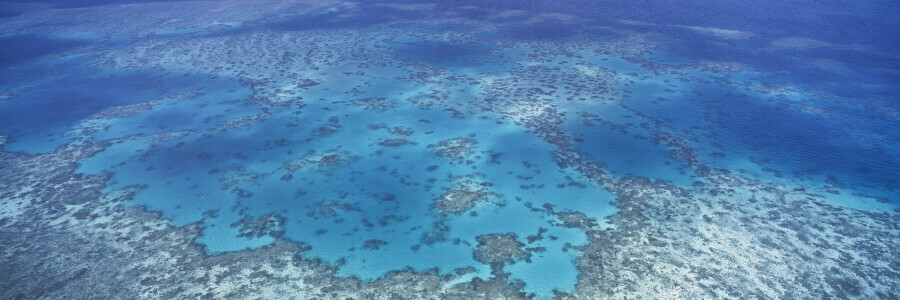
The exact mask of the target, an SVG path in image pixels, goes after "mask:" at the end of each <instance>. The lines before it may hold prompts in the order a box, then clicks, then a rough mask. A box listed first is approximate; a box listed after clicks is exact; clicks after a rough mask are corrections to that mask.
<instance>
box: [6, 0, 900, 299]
mask: <svg viewBox="0 0 900 300" xmlns="http://www.w3.org/2000/svg"><path fill="white" fill-rule="evenodd" d="M140 2H143V1H100V2H91V1H79V2H65V1H57V2H48V3H49V4H50V5H52V7H56V8H60V9H62V8H70V7H88V8H89V7H95V6H99V7H104V5H109V4H111V3H118V4H121V3H140ZM175 2H180V1H175ZM9 3H11V2H9ZM157 4H159V3H157ZM0 5H8V2H6V1H4V2H0ZM159 5H165V4H159ZM172 5H175V4H172ZM472 6H474V7H477V8H470V7H472ZM4 7H5V6H0V8H4ZM9 7H10V8H8V9H3V10H0V11H2V13H0V24H4V26H3V27H0V30H3V31H0V134H2V135H5V136H7V137H8V139H7V140H6V141H5V142H4V143H3V144H0V146H2V150H3V151H11V152H25V153H29V154H40V153H47V152H51V151H53V150H54V149H57V148H58V147H61V146H63V145H65V144H67V143H83V142H89V141H111V142H112V143H111V145H110V146H108V147H106V148H105V149H104V150H103V151H101V152H99V153H97V154H96V155H94V156H92V157H89V158H85V159H83V160H80V161H77V163H78V169H77V172H78V173H82V174H107V175H109V179H108V181H107V184H106V186H105V188H104V190H103V191H104V192H107V193H109V192H113V191H116V190H119V189H132V190H134V191H135V194H134V197H133V199H131V200H130V203H129V204H130V205H133V206H139V207H143V208H145V209H147V210H149V211H155V212H159V213H160V214H161V216H162V218H164V219H166V220H168V222H169V223H170V224H172V225H173V226H188V225H199V226H201V228H202V230H201V234H200V235H199V236H198V237H197V239H196V240H195V242H196V243H197V244H198V245H200V246H201V247H202V248H203V249H204V251H205V254H206V255H210V256H215V255H219V254H222V253H226V252H236V251H245V250H251V249H259V248H261V247H264V246H267V245H272V244H273V243H276V241H277V240H285V241H289V242H296V243H301V244H302V245H303V246H304V247H307V249H308V250H306V251H304V252H303V253H302V255H303V256H304V257H307V258H310V259H319V260H321V261H322V262H323V263H324V264H326V265H328V266H332V267H335V268H337V270H338V271H337V274H338V275H339V276H347V277H349V276H355V277H357V278H360V279H362V280H365V281H372V280H377V279H378V278H380V277H383V276H385V274H388V272H391V271H397V270H405V269H412V270H414V271H416V272H426V271H429V270H432V269H437V271H438V273H439V274H449V273H452V272H455V271H457V270H464V269H466V268H468V267H472V268H474V271H473V272H471V273H469V274H468V275H467V276H468V277H465V278H474V277H480V278H483V279H489V278H492V277H495V276H497V274H493V273H492V270H491V266H490V265H489V264H488V263H486V262H483V261H478V258H477V257H476V256H474V255H473V251H475V250H476V248H477V247H478V237H479V236H485V235H492V234H507V233H514V234H515V236H516V237H517V240H518V241H519V242H522V243H524V244H525V245H526V247H529V248H532V249H537V248H541V249H542V250H540V251H538V250H527V251H530V252H529V253H530V258H529V259H528V260H527V261H526V260H517V261H515V262H514V263H505V264H503V265H502V266H501V269H502V271H503V272H507V273H508V274H509V276H508V279H507V280H508V281H510V282H512V281H521V282H523V283H524V288H523V291H524V292H525V293H527V294H532V295H534V296H536V297H539V298H547V297H552V296H553V295H554V291H557V292H572V291H574V289H575V287H576V283H578V276H579V274H580V271H579V269H578V268H577V265H576V259H577V258H578V257H580V256H581V255H582V253H581V250H579V249H578V247H580V246H585V245H587V244H588V243H589V240H588V238H587V236H586V233H585V232H584V231H583V230H581V229H578V228H572V227H566V226H563V225H562V223H563V222H562V221H561V220H560V219H559V217H558V216H556V215H554V214H553V213H551V212H550V211H549V210H548V209H546V207H552V210H553V211H554V212H579V213H581V214H583V215H584V216H586V217H587V218H591V219H593V220H595V221H596V225H595V227H596V228H595V229H596V230H607V229H610V228H611V226H612V225H610V223H609V222H608V221H607V220H608V217H610V216H613V215H615V214H616V213H617V212H618V208H617V207H616V206H615V204H616V201H617V199H616V195H614V194H613V193H612V192H610V190H609V189H608V187H607V186H603V185H602V183H601V182H597V181H596V180H592V179H591V178H590V177H589V176H588V175H586V174H582V173H579V171H578V170H576V169H575V168H574V167H573V166H571V165H568V166H567V165H566V164H563V163H560V161H559V160H560V158H559V156H558V154H557V152H556V151H571V152H572V153H575V154H576V155H577V156H578V157H581V158H582V159H583V160H584V162H585V163H597V164H599V166H600V167H601V169H602V170H603V171H604V172H605V173H606V174H607V175H608V176H610V177H612V178H626V177H644V178H648V179H650V180H651V181H655V180H659V181H662V182H665V183H666V184H671V185H673V186H676V187H679V188H683V189H686V190H688V191H690V190H691V189H692V188H693V186H695V185H696V184H698V183H702V182H705V178H704V176H705V175H704V174H703V173H701V172H698V165H697V162H699V163H701V164H702V165H704V166H708V167H710V168H716V169H722V170H726V171H729V172H733V173H737V174H741V175H742V176H747V177H751V178H755V179H759V180H762V181H766V182H776V183H779V184H786V185H791V186H798V187H804V188H808V189H809V190H810V191H817V192H822V193H823V194H825V195H826V199H827V201H828V204H830V205H835V206H838V207H847V208H854V209H860V210H864V211H869V212H875V213H896V208H898V207H900V197H898V196H900V176H898V175H897V173H898V171H900V146H898V143H900V114H898V111H900V101H898V100H900V99H898V98H897V96H896V95H897V93H898V92H900V85H898V84H897V83H898V82H900V81H898V79H900V78H898V75H897V74H898V73H897V68H898V67H900V62H898V59H897V55H896V54H897V53H896V46H897V45H898V44H900V40H898V36H897V35H896V34H895V33H896V30H897V28H900V21H898V19H896V18H894V17H893V16H896V14H895V13H897V12H898V8H897V5H893V4H891V3H888V2H887V1H863V2H861V4H859V5H850V4H848V3H845V2H840V1H816V2H815V3H813V2H810V1H801V2H790V3H785V2H771V3H769V2H766V3H758V2H749V1H719V2H716V3H709V2H708V1H686V2H685V1H679V2H678V3H677V4H675V3H672V2H671V1H603V2H602V3H599V2H596V3H595V2H593V1H567V2H564V3H560V2H552V1H550V2H534V1H503V2H497V3H489V4H485V3H481V2H479V1H452V2H441V3H437V4H430V3H417V2H412V1H409V2H407V1H399V2H395V3H393V4H391V5H385V4H383V3H382V4H376V3H359V4H356V5H346V4H335V5H324V6H322V7H317V8H314V9H311V10H310V11H306V12H303V13H295V12H293V11H291V10H289V9H286V11H284V12H281V13H265V14H262V15H261V16H262V17H258V18H256V17H254V18H249V20H236V19H239V18H237V17H234V16H231V18H232V19H228V20H224V19H223V20H218V21H216V22H217V23H215V24H212V23H211V22H209V23H203V22H200V23H197V22H194V20H191V19H182V18H178V16H170V15H167V11H166V10H164V9H160V10H159V11H158V12H153V13H154V14H158V15H159V16H153V18H152V19H153V20H159V21H160V22H157V23H160V24H164V26H163V25H159V24H157V25H159V26H160V28H149V29H147V31H146V32H143V33H140V34H135V33H132V35H129V34H128V32H127V31H124V30H123V31H115V30H110V31H109V32H105V31H104V32H90V29H94V30H98V31H99V29H98V28H100V29H102V28H104V27H103V26H114V25H103V26H101V25H96V24H94V23H90V22H96V19H94V18H92V17H91V16H86V15H79V16H76V17H73V18H74V19H73V20H74V21H76V23H77V21H79V18H85V19H87V22H88V23H85V24H93V25H91V26H86V27H85V28H88V29H80V30H84V31H86V32H80V33H79V34H73V33H72V32H69V31H67V30H66V28H67V27H66V25H52V26H49V25H48V26H47V27H40V26H34V28H31V29H29V30H24V29H14V28H16V27H14V26H13V25H10V24H12V23H10V24H7V23H4V22H5V21H4V19H9V18H14V17H16V16H17V15H18V14H21V13H28V12H29V11H28V10H27V9H25V10H24V11H20V8H19V7H18V6H16V7H15V8H13V6H9ZM22 9H24V8H22ZM837 11H839V12H842V13H835V12H837ZM451 12H452V13H451ZM148 18H150V17H148ZM161 20H166V21H165V22H163V21H161ZM173 20H174V21H173ZM185 20H187V21H185ZM63 21H70V20H63ZM118 22H128V21H122V20H120V21H118ZM134 22H137V21H134ZM147 22H150V21H147ZM154 22H155V21H154ZM151 23H152V22H151ZM77 24H81V23H77ZM154 24H156V23H154ZM179 24H184V25H179ZM73 26H74V25H73ZM201 26H206V27H201ZM137 27H140V26H137ZM79 28H80V27H79ZM859 28H864V29H866V30H871V31H872V32H867V33H866V34H858V32H859ZM814 29H815V30H814ZM110 32H111V33H110ZM123 32H124V33H123ZM257 37H259V40H254V39H255V38H257ZM220 39H221V40H224V41H225V42H220V41H219V40H220ZM293 39H296V40H293ZM248 40H249V41H250V42H247V41H248ZM260 41H264V42H265V44H263V43H261V42H260ZM273 41H274V42H273ZM257 42H260V43H257ZM205 43H210V44H209V45H212V46H209V45H207V44H205ZM182 44H190V45H192V46H186V47H184V48H179V47H182V46H180V45H182ZM238 44H239V45H241V46H237V45H238ZM248 44H249V45H252V46H246V45H248ZM273 44H276V45H279V46H278V47H275V48H266V47H270V46H271V45H273ZM222 45H236V46H234V50H233V51H228V52H222V51H219V50H218V49H219V48H222V47H223V46H222ZM259 45H261V46H259ZM609 45H614V46H609ZM610 47H613V48H614V50H608V49H610ZM169 48H171V49H174V50H170V49H169ZM226 48H227V47H226ZM185 49H187V50H185ZM197 49H200V50H197ZM605 49H606V50H605ZM194 50H196V52H189V53H188V51H194ZM154 51H159V53H156V52H154ZM207 52H208V53H207ZM209 53H211V54H209ZM272 53H275V54H272ZM298 53H299V54H298ZM291 55H294V57H295V58H296V59H295V58H291ZM273 57H274V58H273ZM266 59H269V60H273V61H266ZM260 61H263V62H265V63H260ZM129 62H131V63H129ZM120 64H121V66H120ZM285 66H287V67H285ZM276 70H277V71H276ZM285 70H287V71H285ZM535 70H536V71H535ZM551 110H555V111H556V112H559V114H558V115H554V114H552V113H546V114H542V115H539V116H537V117H535V116H534V115H533V114H538V113H540V112H549V111H551ZM557 120H558V123H553V122H556V121H557ZM543 122H546V123H550V124H545V123H543ZM534 124H541V125H534ZM549 133H553V134H560V135H562V136H565V137H566V140H565V141H566V145H569V146H570V147H568V148H565V147H562V146H560V145H561V144H563V143H561V142H559V141H558V140H552V139H551V138H547V136H548V134H549ZM663 133H668V134H671V135H673V136H676V137H678V140H679V141H681V142H682V143H681V144H673V143H668V144H667V143H665V142H663V141H660V140H658V139H657V137H659V136H661V135H662V134H663ZM448 143H450V144H453V143H464V145H463V146H457V147H452V146H447V145H448ZM679 147H690V148H691V149H692V150H694V151H695V153H696V155H697V156H696V161H695V162H691V161H685V160H684V158H681V157H678V156H677V155H675V153H676V152H677V150H679ZM444 148H449V149H450V150H448V151H450V152H453V153H450V154H446V152H442V150H441V149H444ZM454 151H458V152H460V153H455V152H454ZM466 184H468V185H467V187H468V188H469V189H472V190H474V191H481V192H482V193H483V194H482V195H481V196H480V197H477V200H475V201H474V202H473V203H472V204H471V205H469V206H467V207H465V209H463V210H462V211H461V212H446V211H442V210H441V209H440V207H439V206H440V204H439V199H442V197H445V196H447V195H448V193H453V192H454V191H456V190H458V189H459V187H460V185H466ZM267 220H277V221H273V222H271V223H266V222H268V221H267ZM254 222H256V223H254ZM260 222H261V223H260ZM248 224H249V225H248ZM253 224H256V225H253ZM260 224H262V225H260ZM254 226H257V227H259V226H262V228H254ZM533 235H545V236H548V237H552V238H542V239H536V240H533V241H532V240H530V239H529V238H528V237H529V236H533ZM513 250H515V249H513ZM517 251H518V250H517Z"/></svg>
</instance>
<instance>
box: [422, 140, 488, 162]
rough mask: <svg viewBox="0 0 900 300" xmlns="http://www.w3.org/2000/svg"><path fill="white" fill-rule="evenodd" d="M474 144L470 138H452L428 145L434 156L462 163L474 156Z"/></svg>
mask: <svg viewBox="0 0 900 300" xmlns="http://www.w3.org/2000/svg"><path fill="white" fill-rule="evenodd" d="M477 143H478V142H476V141H475V140H473V139H470V138H463V137H459V138H452V139H449V140H445V141H441V142H439V143H438V144H437V145H428V148H433V149H434V154H435V155H437V156H440V157H444V158H447V159H450V160H453V161H462V160H465V159H467V158H469V157H470V156H472V155H473V154H475V145H476V144H477Z"/></svg>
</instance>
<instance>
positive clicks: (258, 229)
mask: <svg viewBox="0 0 900 300" xmlns="http://www.w3.org/2000/svg"><path fill="white" fill-rule="evenodd" d="M283 224H284V218H282V217H281V216H278V215H264V216H262V217H259V218H257V219H252V218H244V219H241V220H240V221H238V222H236V223H234V224H231V227H239V226H240V233H239V234H238V236H239V237H249V238H259V237H263V236H271V237H281V236H282V235H283V234H284V230H283V229H281V226H282V225H283Z"/></svg>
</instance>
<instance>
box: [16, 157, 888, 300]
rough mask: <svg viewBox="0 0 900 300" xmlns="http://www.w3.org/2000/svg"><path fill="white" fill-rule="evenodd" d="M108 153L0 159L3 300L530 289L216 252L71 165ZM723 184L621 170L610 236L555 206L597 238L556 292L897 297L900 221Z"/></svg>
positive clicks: (487, 241)
mask: <svg viewBox="0 0 900 300" xmlns="http://www.w3.org/2000/svg"><path fill="white" fill-rule="evenodd" d="M102 147H103V145H102V144H90V145H80V146H77V145H68V146H65V147H62V148H61V149H59V150H57V151H54V152H51V153H47V154H42V155H33V156H30V155H24V154H16V153H8V152H0V166H2V167H0V185H2V186H3V187H4V190H3V191H4V193H3V195H2V204H3V207H5V209H4V211H3V214H2V218H0V240H2V241H3V245H4V246H3V247H2V252H0V253H2V256H0V268H2V269H3V270H4V272H2V273H0V298H4V299H16V298H23V299H35V298H46V299H53V298H121V297H125V298H204V297H206V298H223V297H250V298H254V297H258V298H291V297H294V298H298V299H311V298H329V299H338V298H340V299H344V298H347V297H350V298H356V299H368V298H378V299H387V298H393V297H400V298H407V299H415V298H431V299H437V298H446V299H453V298H456V299H473V298H492V299H495V298H522V297H524V296H525V295H524V294H522V293H520V292H518V290H517V289H518V287H519V285H520V284H521V283H514V284H507V283H505V281H506V280H505V279H506V276H505V275H504V274H497V275H498V276H497V277H495V280H492V281H483V280H481V279H475V280H473V281H471V282H464V283H458V284H451V283H450V281H451V280H453V279H454V278H455V277H454V275H452V274H451V275H443V276H440V275H438V274H437V273H435V272H428V273H424V274H418V273H414V272H410V271H399V272H393V273H390V274H389V275H387V276H386V277H384V278H382V279H379V280H377V281H374V282H368V283H367V282H360V281H359V280H356V279H355V278H344V277H339V276H336V275H335V269H333V268H330V267H326V266H323V265H320V264H319V263H317V262H316V261H314V260H309V259H305V258H304V257H303V251H304V248H303V246H302V245H298V244H295V243H290V242H285V241H283V240H279V241H278V242H276V243H275V244H273V245H271V246H268V247H264V248H262V249H258V250H251V251H242V252H237V253H226V254H221V255H217V256H207V255H205V254H204V252H203V249H201V248H200V247H199V246H197V245H196V244H195V243H194V242H193V240H194V239H195V238H197V236H198V234H199V230H200V228H198V227H197V226H193V225H189V226H186V227H182V228H173V227H171V226H169V225H168V224H167V222H166V221H165V220H163V219H161V218H159V215H158V214H155V213H151V212H146V211H144V210H142V209H141V208H139V207H133V206H129V205H127V204H126V203H125V202H126V201H127V200H128V199H129V197H130V196H131V191H128V190H122V191H119V192H116V193H111V194H101V193H100V192H99V190H100V189H101V188H102V187H103V186H104V182H105V180H106V178H105V177H103V176H82V175H77V174H73V171H74V168H75V165H74V164H73V163H71V161H73V160H76V159H78V158H82V157H86V156H90V155H92V154H93V153H94V152H96V151H98V150H100V149H102ZM710 178H711V186H713V187H714V188H705V187H699V188H698V189H697V191H696V192H692V193H688V192H686V191H684V190H681V189H678V188H674V187H671V186H668V185H665V184H661V183H653V182H649V181H647V180H643V179H621V180H611V179H609V180H611V181H610V182H609V183H608V184H609V185H610V186H611V187H612V190H613V191H614V192H615V193H616V194H617V195H618V196H619V197H620V198H619V199H620V200H619V202H618V204H617V205H618V206H619V207H620V208H621V210H622V211H621V212H620V213H619V214H617V215H615V216H614V217H612V223H613V225H614V226H615V229H611V230H605V231H601V230H599V229H597V227H596V226H595V225H593V223H594V221H593V220H582V219H579V218H578V215H577V214H574V215H573V214H566V213H560V212H554V211H553V210H552V207H546V210H547V212H548V213H549V214H557V215H559V216H560V220H565V222H564V223H561V224H560V225H561V226H570V227H578V228H582V229H584V230H585V231H587V232H588V234H589V238H590V240H591V244H590V245H588V246H585V247H581V248H582V249H581V251H583V252H584V254H583V255H582V256H581V258H580V259H579V260H578V264H579V268H580V269H581V271H582V272H583V273H582V275H581V276H580V278H579V285H578V287H577V290H576V291H575V292H574V293H573V294H572V295H563V294H560V295H559V296H560V297H563V298H581V299H597V298H645V297H650V298H653V297H657V296H663V297H687V298H718V297H725V298H755V297H763V298H771V297H788V298H803V297H813V298H820V297H829V296H838V297H849V298H875V297H877V298H885V299H891V298H897V297H898V296H900V295H898V292H897V290H896V289H895V290H891V289H885V288H883V287H890V286H894V287H896V286H898V278H900V273H898V271H897V270H900V261H898V259H897V257H898V252H897V251H898V250H897V249H900V245H898V244H900V235H898V232H900V228H898V224H900V220H898V217H897V216H896V215H887V214H870V213H864V212H860V211H853V210H847V209H840V208H834V207H830V206H828V205H825V204H823V203H821V202H820V201H818V197H817V196H816V195H812V194H808V193H806V192H804V191H797V190H786V189H785V188H783V187H778V186H774V185H769V184H764V183H760V182H755V181H751V180H746V179H742V178H740V177H736V176H733V175H730V174H727V173H721V174H714V175H713V176H710ZM745 190H746V191H750V192H745V193H741V194H736V193H735V191H745ZM248 221H251V222H250V224H255V223H259V222H260V221H259V220H248ZM264 221H268V220H264ZM263 227H265V226H263ZM479 242H480V244H479V246H478V250H476V253H474V255H475V256H477V257H479V258H482V259H483V260H485V261H486V262H491V263H497V264H503V263H508V262H509V261H510V260H519V259H522V258H523V257H524V256H521V255H520V256H516V255H512V256H509V257H506V256H502V257H501V256H498V255H489V254H491V253H493V254H496V253H501V254H506V253H513V252H502V251H500V252H496V251H498V250H497V249H499V248H497V247H489V246H491V245H493V244H502V245H501V246H502V247H500V248H503V249H500V250H506V251H513V250H510V249H515V250H517V251H523V250H521V249H519V248H521V242H518V241H517V240H516V239H515V237H514V236H511V237H507V236H504V235H492V236H483V237H481V238H479ZM494 246H496V245H494ZM492 248H497V249H492ZM298 253H299V254H298ZM523 253H524V252H523ZM523 255H524V254H523ZM497 270H499V268H497ZM499 279H502V281H501V280H499Z"/></svg>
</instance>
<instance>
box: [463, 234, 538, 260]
mask: <svg viewBox="0 0 900 300" xmlns="http://www.w3.org/2000/svg"><path fill="white" fill-rule="evenodd" d="M475 239H476V240H477V241H478V246H477V247H476V248H475V254H474V255H475V260H477V261H480V262H483V263H486V264H490V265H494V264H512V263H515V262H516V261H520V260H526V259H528V258H530V257H531V253H530V252H528V251H527V250H525V244H523V243H522V242H519V240H518V239H517V238H516V234H515V233H506V234H486V235H479V236H478V237H476V238H475Z"/></svg>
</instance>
